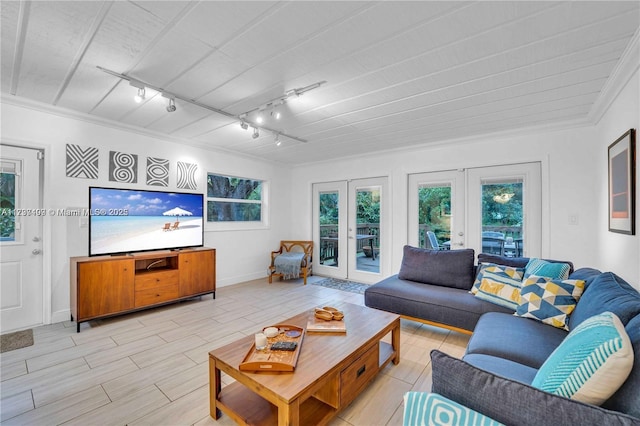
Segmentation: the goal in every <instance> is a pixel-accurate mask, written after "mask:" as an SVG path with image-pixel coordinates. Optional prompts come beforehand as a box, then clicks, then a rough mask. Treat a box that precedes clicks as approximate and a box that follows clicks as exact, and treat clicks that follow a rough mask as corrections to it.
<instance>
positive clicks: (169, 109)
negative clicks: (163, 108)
mask: <svg viewBox="0 0 640 426" xmlns="http://www.w3.org/2000/svg"><path fill="white" fill-rule="evenodd" d="M175 110H176V100H175V99H173V98H169V105H167V112H175Z"/></svg>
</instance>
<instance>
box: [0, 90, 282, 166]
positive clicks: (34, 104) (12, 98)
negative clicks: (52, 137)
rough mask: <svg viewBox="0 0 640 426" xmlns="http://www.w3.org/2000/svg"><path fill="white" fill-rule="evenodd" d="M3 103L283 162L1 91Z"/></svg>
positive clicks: (182, 142) (182, 143)
mask: <svg viewBox="0 0 640 426" xmlns="http://www.w3.org/2000/svg"><path fill="white" fill-rule="evenodd" d="M2 104H8V105H14V106H17V107H19V108H25V109H31V110H33V111H38V112H44V113H47V114H51V115H56V116H58V117H62V118H68V119H72V120H77V121H83V122H85V123H90V124H95V125H98V126H103V127H109V128H112V129H116V130H121V131H126V132H130V133H135V134H138V135H141V136H146V137H151V138H155V139H160V140H163V141H165V142H170V143H175V144H178V145H182V146H184V145H189V146H192V147H194V148H200V149H204V150H207V151H211V152H218V153H224V154H227V155H232V156H235V157H242V158H246V159H249V160H253V161H260V162H268V163H272V164H275V165H278V166H281V165H282V164H284V163H282V162H281V161H274V160H269V159H265V158H263V157H259V156H255V155H251V154H245V153H241V152H237V151H233V150H230V149H225V148H220V147H212V146H210V145H208V144H206V143H205V142H198V141H195V140H192V139H183V138H176V137H173V136H169V135H167V134H165V133H161V132H156V131H154V130H149V129H145V128H142V127H138V126H134V125H131V124H126V123H120V122H117V121H114V120H109V119H107V118H102V117H97V116H94V115H90V114H85V113H81V112H77V111H74V110H71V109H68V108H63V107H60V106H53V105H49V104H45V103H42V102H38V101H33V100H30V99H26V98H23V97H20V96H16V95H11V94H8V93H4V92H3V93H1V94H0V105H2Z"/></svg>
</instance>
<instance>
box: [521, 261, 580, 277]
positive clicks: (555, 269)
mask: <svg viewBox="0 0 640 426" xmlns="http://www.w3.org/2000/svg"><path fill="white" fill-rule="evenodd" d="M570 270H571V268H570V267H569V264H568V263H562V262H547V261H546V260H542V259H538V258H532V259H529V262H528V263H527V266H526V267H525V269H524V277H525V278H529V277H530V276H532V275H537V276H539V277H549V278H553V279H556V280H566V279H567V278H569V272H570Z"/></svg>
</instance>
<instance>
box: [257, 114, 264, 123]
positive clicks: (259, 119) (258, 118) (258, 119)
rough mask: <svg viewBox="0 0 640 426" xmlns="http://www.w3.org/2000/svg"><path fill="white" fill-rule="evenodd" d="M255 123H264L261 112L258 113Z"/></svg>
mask: <svg viewBox="0 0 640 426" xmlns="http://www.w3.org/2000/svg"><path fill="white" fill-rule="evenodd" d="M256 123H258V124H262V123H264V117H262V114H258V116H257V117H256Z"/></svg>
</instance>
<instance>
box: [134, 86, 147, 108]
mask: <svg viewBox="0 0 640 426" xmlns="http://www.w3.org/2000/svg"><path fill="white" fill-rule="evenodd" d="M144 92H145V90H144V87H143V88H142V89H138V93H137V94H136V95H135V96H134V97H133V100H134V101H136V103H137V104H139V103H140V102H142V101H144Z"/></svg>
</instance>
